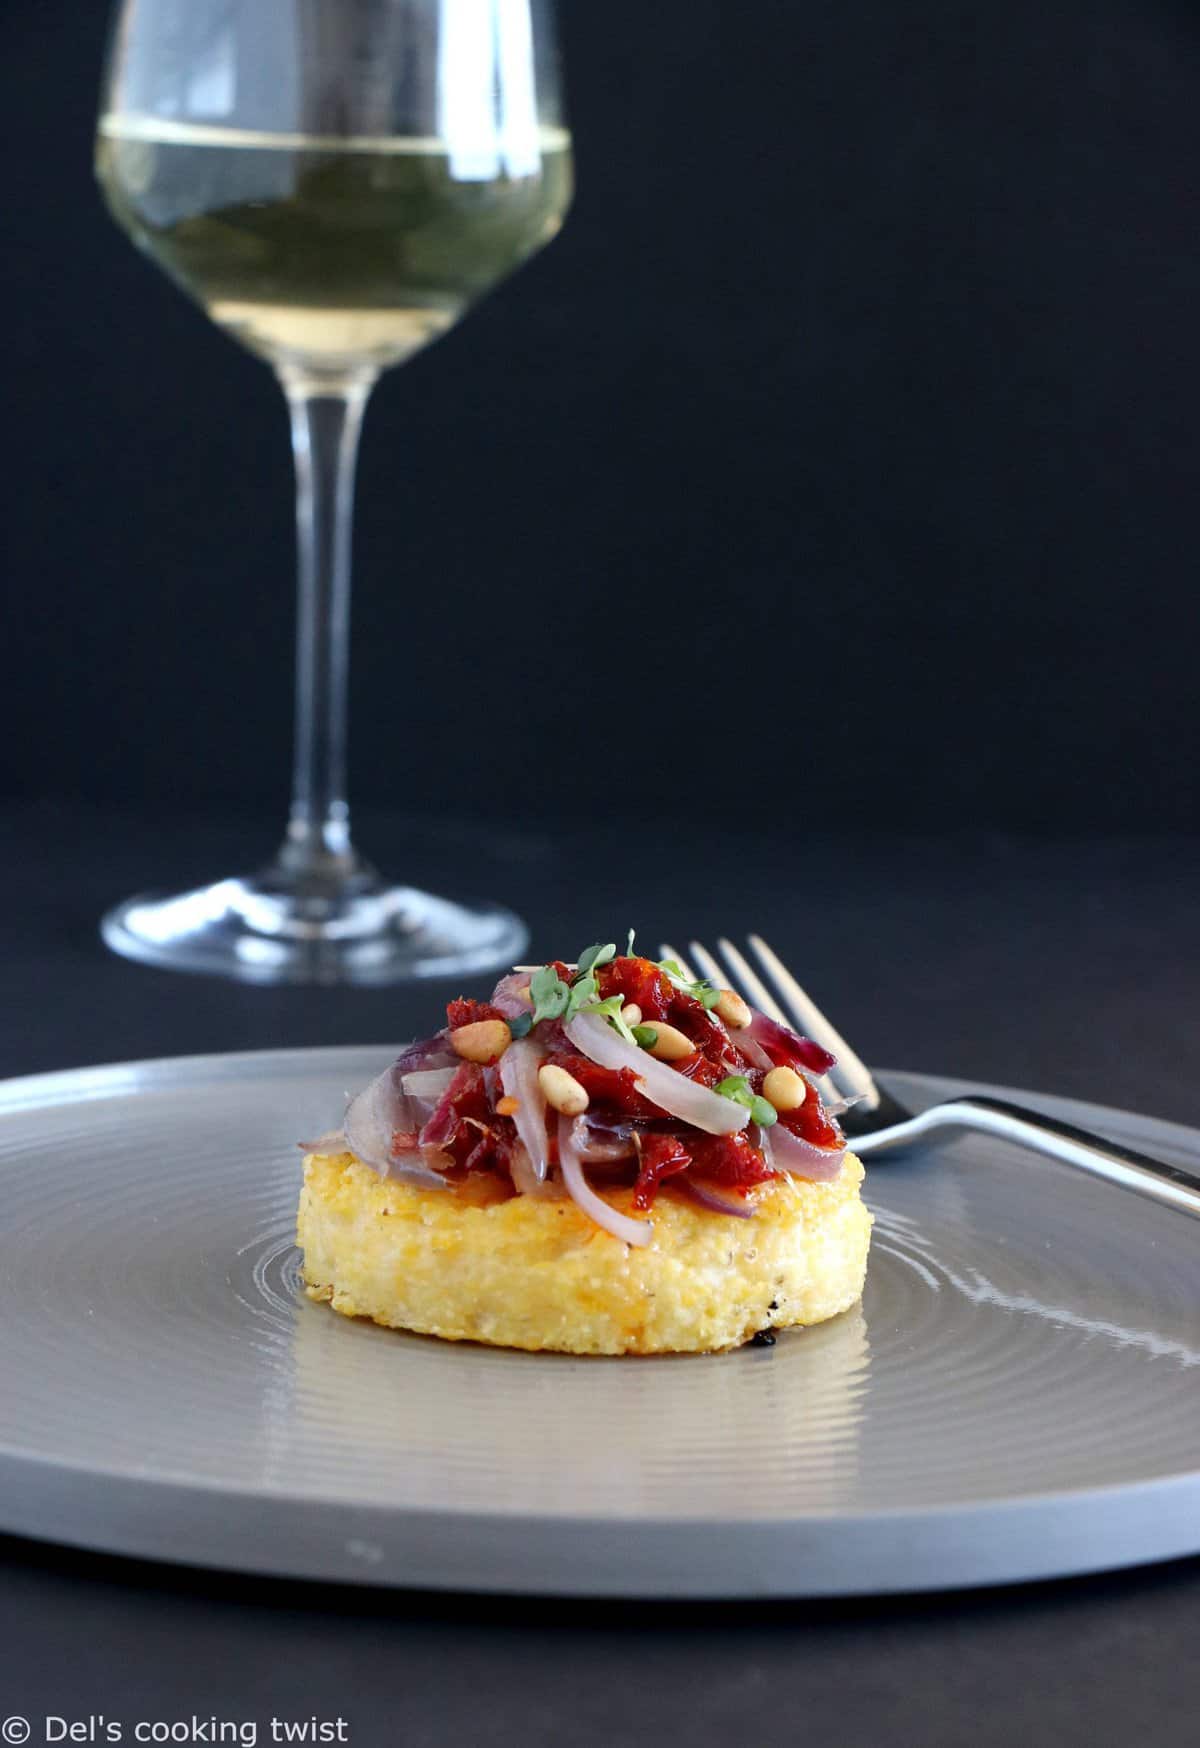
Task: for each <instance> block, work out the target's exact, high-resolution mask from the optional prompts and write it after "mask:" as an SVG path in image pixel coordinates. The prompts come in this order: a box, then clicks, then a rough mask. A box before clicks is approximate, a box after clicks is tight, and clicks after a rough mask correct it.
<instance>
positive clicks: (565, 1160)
mask: <svg viewBox="0 0 1200 1748" xmlns="http://www.w3.org/2000/svg"><path fill="white" fill-rule="evenodd" d="M602 1066H603V1065H602ZM572 1127H573V1124H572V1121H571V1119H570V1118H569V1117H560V1118H559V1119H558V1158H559V1163H560V1165H561V1166H562V1174H563V1182H564V1183H565V1184H566V1186H567V1193H568V1195H569V1196H570V1198H571V1200H572V1201H573V1202H574V1203H575V1205H576V1207H578V1208H581V1209H582V1210H583V1212H584V1213H585V1214H586V1215H587V1216H588V1219H589V1220H594V1221H595V1223H596V1225H597V1226H602V1227H603V1228H604V1230H605V1231H606V1232H611V1233H612V1235H613V1237H614V1238H619V1239H620V1240H621V1243H622V1244H634V1245H638V1246H639V1247H640V1246H644V1245H647V1244H649V1243H650V1240H651V1239H652V1238H653V1237H654V1224H653V1222H652V1221H650V1220H631V1219H630V1217H629V1215H628V1214H622V1213H620V1212H619V1211H618V1210H617V1209H616V1208H611V1207H610V1206H609V1205H608V1203H607V1202H606V1201H605V1200H604V1198H603V1196H598V1195H597V1194H596V1192H595V1190H594V1189H592V1188H591V1186H590V1185H589V1183H588V1181H587V1178H586V1177H585V1176H584V1175H583V1161H582V1160H581V1159H580V1157H579V1153H578V1150H577V1148H576V1146H575V1143H574V1141H573V1140H572V1138H571V1130H572Z"/></svg>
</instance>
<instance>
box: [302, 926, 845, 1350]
mask: <svg viewBox="0 0 1200 1748" xmlns="http://www.w3.org/2000/svg"><path fill="white" fill-rule="evenodd" d="M632 948H633V937H632V933H631V935H630V940H629V944H628V948H627V951H626V952H625V953H618V951H617V948H616V945H615V943H613V942H607V943H597V944H596V945H594V946H591V947H588V948H586V949H585V951H584V952H582V953H581V954H580V955H579V957H578V958H577V959H576V960H575V962H574V963H573V964H572V963H568V962H566V961H562V960H552V961H550V962H549V963H547V964H544V965H537V966H519V967H518V968H517V969H516V970H515V971H513V972H510V973H509V975H508V976H506V977H503V978H502V979H501V980H500V982H499V983H498V984H497V985H496V988H495V989H494V990H493V992H492V994H491V997H490V999H489V1000H488V1001H486V1002H484V1001H477V1000H473V999H470V998H467V997H459V998H458V999H456V1000H454V1001H452V1002H451V1003H450V1004H449V1006H448V1008H447V1010H446V1024H445V1025H444V1026H443V1027H442V1028H441V1030H439V1031H438V1032H437V1033H435V1034H434V1035H433V1036H432V1037H430V1038H426V1039H423V1040H421V1041H420V1042H419V1043H416V1044H412V1045H410V1046H409V1047H408V1049H406V1050H405V1051H404V1052H403V1054H402V1055H401V1056H400V1057H399V1058H398V1060H397V1061H396V1062H395V1063H393V1064H392V1066H391V1067H390V1068H389V1069H387V1070H386V1071H385V1072H384V1073H383V1074H382V1075H380V1076H379V1077H378V1079H377V1080H375V1081H373V1082H372V1083H371V1085H370V1086H368V1087H367V1088H366V1089H365V1090H364V1091H363V1092H361V1093H360V1094H359V1095H358V1096H357V1097H356V1098H355V1099H353V1100H352V1101H351V1103H350V1105H349V1107H348V1109H347V1111H346V1115H345V1121H344V1128H343V1129H342V1130H341V1131H337V1132H334V1133H332V1134H329V1135H325V1136H322V1137H321V1139H320V1141H319V1142H314V1143H312V1144H311V1146H310V1149H309V1153H310V1157H309V1159H308V1160H307V1161H306V1182H305V1191H304V1196H303V1198H302V1203H301V1216H300V1242H301V1244H302V1245H303V1246H304V1249H305V1252H306V1256H305V1278H306V1280H307V1282H308V1284H309V1290H310V1292H311V1293H312V1295H313V1296H314V1297H318V1298H324V1299H328V1300H330V1301H331V1302H332V1303H333V1305H334V1307H335V1309H338V1310H342V1311H345V1312H347V1313H348V1314H351V1315H355V1314H361V1315H366V1316H370V1317H374V1318H375V1319H376V1321H378V1322H382V1323H389V1324H393V1325H396V1326H399V1327H403V1328H409V1329H420V1330H426V1331H429V1332H430V1333H434V1334H440V1335H444V1336H449V1337H451V1338H457V1339H474V1340H483V1341H494V1342H500V1343H503V1344H504V1345H509V1346H519V1347H537V1348H541V1347H545V1348H559V1349H564V1350H566V1351H570V1352H603V1353H613V1352H632V1351H639V1352H659V1351H666V1350H671V1349H688V1348H713V1347H723V1346H731V1345H735V1344H736V1343H737V1342H740V1341H744V1340H747V1339H748V1338H749V1337H750V1336H752V1335H753V1334H754V1333H755V1332H756V1331H757V1330H760V1329H763V1328H767V1327H770V1326H772V1325H775V1326H778V1325H783V1324H788V1323H796V1322H802V1323H806V1322H813V1321H816V1320H817V1319H818V1318H820V1317H827V1316H831V1315H833V1314H834V1312H835V1311H838V1310H841V1309H843V1308H844V1307H845V1305H847V1304H850V1303H852V1302H853V1301H854V1299H856V1298H857V1297H858V1295H859V1293H860V1292H861V1288H862V1277H863V1272H864V1270H865V1266H866V1249H867V1241H868V1234H869V1229H870V1216H869V1215H868V1214H867V1213H866V1210H865V1209H864V1208H863V1206H862V1203H861V1201H860V1200H859V1196H858V1183H859V1181H860V1180H861V1176H862V1171H861V1167H860V1166H859V1165H858V1162H857V1161H856V1160H854V1159H853V1156H852V1155H847V1154H846V1150H845V1143H844V1141H843V1139H842V1135H841V1132H840V1130H839V1128H838V1124H837V1121H836V1118H835V1117H834V1116H833V1115H832V1113H831V1112H830V1111H829V1109H828V1108H827V1107H826V1105H825V1104H823V1102H822V1098H821V1090H820V1085H819V1080H820V1077H821V1076H822V1075H823V1074H824V1073H825V1072H826V1071H827V1070H828V1069H829V1068H830V1067H832V1065H833V1059H832V1057H830V1056H829V1055H828V1053H827V1052H826V1051H824V1050H822V1049H821V1048H820V1047H819V1046H818V1045H816V1044H814V1043H812V1042H811V1041H809V1040H807V1039H804V1038H801V1037H798V1036H797V1035H796V1034H795V1033H794V1032H791V1031H789V1030H788V1028H787V1027H785V1026H782V1025H780V1024H778V1023H777V1022H776V1021H774V1020H771V1019H769V1018H768V1017H767V1016H766V1015H765V1014H762V1013H760V1012H758V1011H756V1010H755V1009H753V1008H751V1007H749V1006H748V1005H747V1003H746V1002H745V1001H743V1000H742V998H741V997H740V996H739V995H737V994H735V992H734V991H732V990H722V989H717V988H715V987H713V986H712V985H711V984H708V983H706V982H694V981H691V980H689V979H688V978H687V977H686V976H685V975H684V972H683V971H682V969H681V967H680V966H679V965H677V964H675V963H674V962H673V961H671V960H663V961H654V960H651V959H648V958H643V957H639V956H637V955H636V954H634V952H633V950H632ZM734 1221H737V1222H754V1224H753V1226H746V1227H745V1228H744V1231H745V1237H744V1238H743V1237H741V1236H738V1237H736V1238H735V1237H734V1236H733V1235H734V1233H735V1232H737V1231H738V1228H737V1227H735V1226H734V1225H733V1224H732V1222H734ZM614 1241H615V1242H614ZM640 1257H644V1258H645V1260H644V1261H641V1260H639V1258H640ZM722 1257H724V1258H726V1259H727V1270H726V1279H725V1281H724V1283H721V1281H720V1280H719V1278H718V1277H719V1272H720V1271H719V1268H718V1266H717V1265H718V1263H719V1259H720V1258H722ZM714 1271H716V1272H714ZM760 1277H761V1286H762V1292H761V1295H760V1294H759V1293H758V1291H757V1285H758V1284H759V1281H760ZM663 1295H665V1297H663V1298H662V1302H661V1303H659V1302H658V1301H659V1299H660V1296H663ZM652 1300H653V1301H655V1303H653V1304H652V1303H651V1301H652ZM572 1306H574V1311H575V1314H574V1315H572V1311H571V1307H572ZM705 1307H707V1309H705ZM622 1331H623V1332H624V1333H622Z"/></svg>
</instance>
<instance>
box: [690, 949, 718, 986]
mask: <svg viewBox="0 0 1200 1748" xmlns="http://www.w3.org/2000/svg"><path fill="white" fill-rule="evenodd" d="M691 948H692V958H693V959H694V960H695V961H696V964H697V965H698V966H699V967H700V974H701V976H702V977H707V979H708V981H709V982H710V983H711V984H714V985H715V986H716V987H717V988H718V989H720V987H721V985H722V984H723V983H724V981H725V973H724V972H723V971H722V969H721V967H720V966H719V965H718V964H717V961H716V960H715V959H714V958H713V956H712V954H711V953H710V952H709V950H708V948H707V947H706V946H705V945H704V943H703V942H702V941H693V942H692V943H691Z"/></svg>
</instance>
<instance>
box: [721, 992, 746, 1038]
mask: <svg viewBox="0 0 1200 1748" xmlns="http://www.w3.org/2000/svg"><path fill="white" fill-rule="evenodd" d="M713 1012H714V1013H715V1014H716V1015H717V1017H718V1019H722V1020H724V1022H725V1024H726V1025H727V1026H732V1027H733V1030H734V1031H735V1032H740V1031H741V1030H742V1028H743V1026H748V1025H749V1024H750V1022H751V1020H752V1019H753V1018H754V1015H753V1014H752V1013H751V1012H750V1009H749V1007H748V1006H747V1004H746V1003H745V1002H744V1001H743V1000H742V998H741V996H740V995H738V993H737V992H736V990H732V989H723V990H722V991H721V993H720V995H718V997H717V999H716V1001H715V1002H714V1003H713Z"/></svg>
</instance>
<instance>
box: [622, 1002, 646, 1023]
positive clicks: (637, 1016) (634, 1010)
mask: <svg viewBox="0 0 1200 1748" xmlns="http://www.w3.org/2000/svg"><path fill="white" fill-rule="evenodd" d="M621 1018H622V1019H623V1020H624V1022H625V1024H626V1025H627V1026H640V1025H641V1023H642V1010H641V1008H640V1007H639V1006H638V1004H637V1003H636V1002H635V1001H627V1002H626V1003H625V1006H624V1007H623V1008H622V1009H621Z"/></svg>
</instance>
